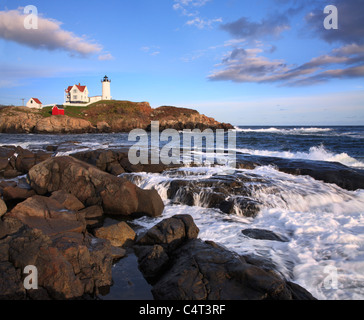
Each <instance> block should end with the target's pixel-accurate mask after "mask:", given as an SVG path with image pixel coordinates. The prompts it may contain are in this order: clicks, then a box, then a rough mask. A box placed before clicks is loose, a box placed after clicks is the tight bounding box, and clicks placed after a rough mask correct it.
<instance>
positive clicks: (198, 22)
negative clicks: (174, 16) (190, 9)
mask: <svg viewBox="0 0 364 320" xmlns="http://www.w3.org/2000/svg"><path fill="white" fill-rule="evenodd" d="M217 22H222V19H221V18H217V19H202V18H199V17H196V18H194V19H192V20H189V21H187V22H186V25H188V26H196V27H197V28H198V29H211V28H212V25H213V24H214V23H217Z"/></svg>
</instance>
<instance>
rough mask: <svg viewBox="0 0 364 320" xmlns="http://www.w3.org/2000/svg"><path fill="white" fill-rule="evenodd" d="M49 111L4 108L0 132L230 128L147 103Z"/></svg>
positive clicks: (111, 103) (0, 113)
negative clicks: (153, 125) (61, 113)
mask: <svg viewBox="0 0 364 320" xmlns="http://www.w3.org/2000/svg"><path fill="white" fill-rule="evenodd" d="M50 109H51V108H49V109H44V110H40V111H39V110H36V109H30V108H25V107H16V108H15V107H6V108H3V109H1V110H0V132H2V133H46V134H48V133H52V134H59V133H90V132H93V133H110V132H129V131H131V130H133V129H136V128H138V129H144V130H148V128H150V124H151V121H160V123H161V128H174V129H177V130H181V129H194V128H198V129H205V128H207V127H208V128H211V129H225V130H227V129H233V126H232V125H230V124H226V123H219V122H217V121H216V120H214V119H212V118H209V117H207V116H205V115H201V114H199V113H198V112H197V111H195V110H191V109H186V108H176V107H160V108H157V109H152V108H151V106H150V105H149V103H148V102H130V101H107V102H105V101H100V102H97V103H95V104H93V105H91V106H89V107H85V108H79V110H76V111H75V110H72V111H70V112H68V110H67V108H66V110H65V111H66V115H65V116H50V114H51V110H50Z"/></svg>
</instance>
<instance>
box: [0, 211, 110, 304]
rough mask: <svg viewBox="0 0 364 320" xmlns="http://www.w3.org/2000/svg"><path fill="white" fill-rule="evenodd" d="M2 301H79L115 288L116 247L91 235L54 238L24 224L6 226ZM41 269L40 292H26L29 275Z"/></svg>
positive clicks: (2, 224)
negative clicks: (28, 270) (31, 269)
mask: <svg viewBox="0 0 364 320" xmlns="http://www.w3.org/2000/svg"><path fill="white" fill-rule="evenodd" d="M0 238H1V240H0V289H1V290H0V299H17V300H18V299H41V300H44V299H76V298H81V297H84V296H85V295H89V296H92V295H94V294H95V293H96V294H97V292H98V288H100V287H103V286H109V285H111V284H112V274H111V270H112V252H111V250H112V248H111V245H110V242H109V241H107V240H103V239H96V238H92V237H91V236H90V235H88V234H83V233H78V232H77V233H75V232H65V233H62V234H58V235H53V236H48V235H45V234H44V233H43V232H42V231H41V230H39V229H32V228H29V227H28V226H26V225H24V224H22V223H21V222H20V220H18V219H14V218H13V217H10V216H6V217H5V219H4V220H1V221H0ZM28 265H33V266H36V267H37V270H38V289H37V290H28V291H26V290H25V289H24V286H23V270H24V268H25V267H26V266H28Z"/></svg>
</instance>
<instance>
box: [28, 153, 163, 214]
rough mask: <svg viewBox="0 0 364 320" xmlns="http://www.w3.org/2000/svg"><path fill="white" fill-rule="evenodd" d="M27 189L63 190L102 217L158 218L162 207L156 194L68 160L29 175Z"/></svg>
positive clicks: (43, 165) (50, 161)
mask: <svg viewBox="0 0 364 320" xmlns="http://www.w3.org/2000/svg"><path fill="white" fill-rule="evenodd" d="M29 180H30V185H31V187H32V188H33V189H34V190H35V191H36V192H37V193H38V194H40V195H45V194H47V193H51V192H54V191H58V190H63V191H65V192H67V193H70V194H72V195H74V196H75V197H77V199H79V200H80V201H81V202H82V203H83V204H84V206H86V207H90V206H95V205H99V206H102V208H103V210H104V212H105V213H106V214H112V215H131V214H134V213H141V214H146V215H148V216H151V217H155V216H159V215H161V214H162V212H163V210H164V204H163V201H162V199H161V198H160V196H159V195H158V192H157V191H156V190H142V189H140V188H138V187H137V186H136V185H134V184H133V183H131V182H129V181H127V180H125V179H122V178H117V177H115V176H113V175H110V174H108V173H106V172H103V171H101V170H99V169H97V168H96V167H94V166H92V165H89V164H87V163H84V162H81V161H79V160H77V159H74V158H72V157H57V158H51V159H48V160H46V161H44V162H42V163H41V164H39V165H36V166H35V167H33V168H32V169H31V170H30V171H29Z"/></svg>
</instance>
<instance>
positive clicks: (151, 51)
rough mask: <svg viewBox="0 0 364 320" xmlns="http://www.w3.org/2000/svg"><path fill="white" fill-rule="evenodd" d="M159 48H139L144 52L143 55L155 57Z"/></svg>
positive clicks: (158, 52)
mask: <svg viewBox="0 0 364 320" xmlns="http://www.w3.org/2000/svg"><path fill="white" fill-rule="evenodd" d="M159 49H160V47H159V46H150V47H149V46H144V47H141V48H140V50H141V51H143V52H145V53H148V54H149V55H150V56H157V55H159V54H160V51H159Z"/></svg>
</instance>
